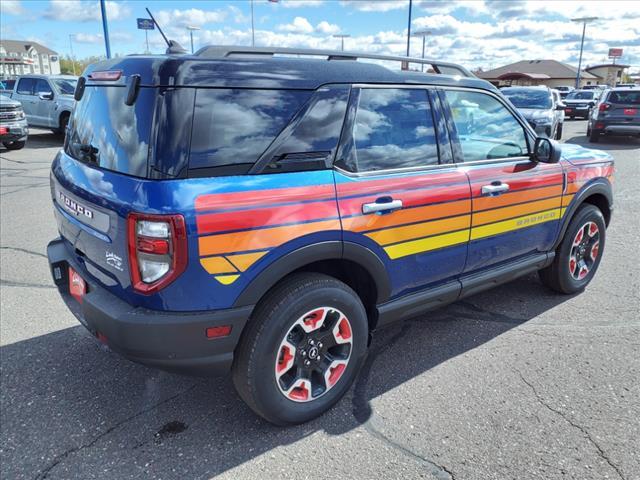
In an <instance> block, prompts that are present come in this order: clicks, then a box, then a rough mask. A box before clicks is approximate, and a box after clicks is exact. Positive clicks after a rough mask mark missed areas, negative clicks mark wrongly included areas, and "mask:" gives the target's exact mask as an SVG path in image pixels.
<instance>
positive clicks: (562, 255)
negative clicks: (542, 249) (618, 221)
mask: <svg viewBox="0 0 640 480" xmlns="http://www.w3.org/2000/svg"><path fill="white" fill-rule="evenodd" d="M605 236H606V224H605V222H604V216H603V215H602V212H601V211H600V209H599V208H598V207H596V206H595V205H591V204H584V205H582V206H581V207H580V208H579V209H578V211H577V212H576V214H575V215H574V217H573V219H572V220H571V223H569V227H568V228H567V231H566V232H565V235H564V238H563V239H562V242H561V243H560V246H559V247H558V248H557V249H556V256H555V258H554V259H553V263H552V264H551V265H549V266H548V267H546V268H544V269H542V270H540V271H539V274H540V279H541V280H542V283H544V284H545V285H546V286H548V287H549V288H551V289H553V290H555V291H557V292H560V293H566V294H571V293H576V292H580V291H582V290H584V288H585V287H586V286H587V285H588V284H589V282H591V280H592V279H593V276H594V275H595V273H596V270H597V269H598V266H599V265H600V260H601V258H602V253H603V252H604V242H605Z"/></svg>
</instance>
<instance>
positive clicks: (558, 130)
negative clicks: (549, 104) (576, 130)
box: [556, 123, 562, 140]
mask: <svg viewBox="0 0 640 480" xmlns="http://www.w3.org/2000/svg"><path fill="white" fill-rule="evenodd" d="M561 139H562V124H561V123H559V124H558V127H557V128H556V140H561Z"/></svg>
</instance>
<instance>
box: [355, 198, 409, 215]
mask: <svg viewBox="0 0 640 480" xmlns="http://www.w3.org/2000/svg"><path fill="white" fill-rule="evenodd" d="M383 199H384V197H383ZM383 199H378V200H383ZM384 200H386V199H384ZM401 208H402V200H391V199H389V201H380V202H378V201H376V202H373V203H363V204H362V213H363V214H365V215H366V214H368V213H380V212H388V211H390V210H399V209H401Z"/></svg>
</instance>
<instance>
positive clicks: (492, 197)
mask: <svg viewBox="0 0 640 480" xmlns="http://www.w3.org/2000/svg"><path fill="white" fill-rule="evenodd" d="M441 96H442V98H443V101H444V100H446V102H447V104H448V112H449V114H450V116H451V118H452V120H453V121H452V122H450V126H451V132H450V133H451V136H452V139H453V142H454V145H455V148H454V154H455V156H456V160H457V161H458V162H461V163H462V164H463V165H464V170H465V171H466V172H467V174H468V176H469V180H470V182H471V196H472V209H473V215H472V224H471V235H470V242H469V255H468V258H467V264H466V267H465V272H472V271H475V270H480V269H483V268H487V267H491V266H493V265H496V264H499V263H501V262H505V261H508V260H512V259H515V258H517V257H521V256H524V255H526V254H529V253H533V252H545V251H548V250H549V249H551V248H552V245H553V242H554V240H555V238H556V233H557V229H558V223H559V219H560V206H561V199H562V190H563V170H562V166H561V165H560V164H547V163H537V162H533V161H532V160H531V159H530V149H531V148H532V147H533V145H530V143H531V138H528V135H527V134H526V132H525V129H524V126H523V125H522V124H521V123H520V121H519V120H518V119H517V118H516V116H515V115H514V114H513V112H512V110H511V108H510V107H508V106H507V104H506V102H504V101H503V100H502V99H501V98H500V97H499V96H498V95H493V94H490V93H488V92H481V91H471V90H463V89H445V90H443V91H442V92H441Z"/></svg>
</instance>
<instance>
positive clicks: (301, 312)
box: [233, 273, 368, 425]
mask: <svg viewBox="0 0 640 480" xmlns="http://www.w3.org/2000/svg"><path fill="white" fill-rule="evenodd" d="M367 341H368V322H367V315H366V312H365V308H364V306H363V305H362V302H361V301H360V298H359V297H358V295H357V294H356V293H355V292H354V291H353V290H352V289H351V288H349V287H348V286H347V285H345V284H344V283H342V282H340V281H339V280H336V279H335V278H332V277H329V276H326V275H322V274H315V273H301V274H295V275H292V276H291V277H289V278H287V279H285V281H283V282H282V283H280V284H279V285H277V286H276V287H275V288H274V289H273V291H271V292H270V293H268V294H267V295H266V298H265V299H264V300H263V301H262V302H261V303H260V304H259V305H258V306H257V307H256V310H255V312H254V314H253V315H252V318H251V320H250V321H249V324H248V325H247V330H246V331H245V333H244V334H243V337H242V339H241V340H240V344H239V346H238V349H237V351H236V359H235V361H234V365H233V381H234V385H235V387H236V390H237V391H238V393H239V394H240V396H241V397H242V399H243V400H244V401H245V402H246V403H247V404H248V405H249V406H250V407H251V408H252V409H253V410H254V411H255V412H256V413H257V414H259V415H261V416H262V417H264V418H265V419H267V420H268V421H270V422H272V423H275V424H277V425H288V424H295V423H302V422H306V421H308V420H311V419H312V418H315V417H317V416H318V415H320V414H322V413H323V412H325V411H326V410H327V409H329V408H330V407H331V406H332V405H333V404H335V403H336V402H337V401H338V400H339V399H340V398H341V397H342V396H343V395H344V393H345V392H346V391H347V390H348V388H349V386H350V385H351V384H352V383H353V380H354V379H355V377H356V375H357V373H358V370H359V369H360V367H361V365H362V362H363V361H364V358H365V356H366V351H367Z"/></svg>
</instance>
